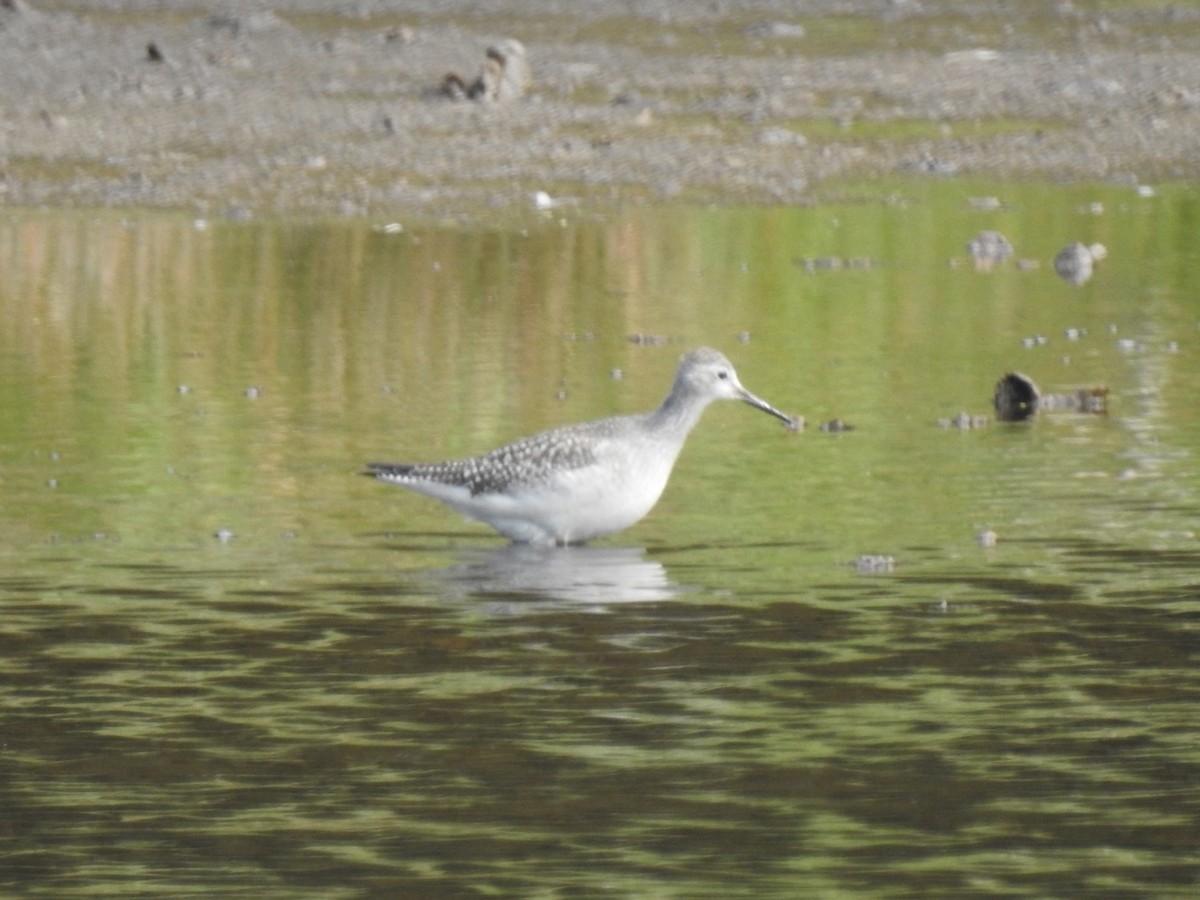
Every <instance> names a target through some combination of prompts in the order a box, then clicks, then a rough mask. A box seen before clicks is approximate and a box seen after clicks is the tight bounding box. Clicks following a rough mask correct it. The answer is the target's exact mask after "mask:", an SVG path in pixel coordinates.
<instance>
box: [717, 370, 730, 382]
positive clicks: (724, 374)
mask: <svg viewBox="0 0 1200 900" xmlns="http://www.w3.org/2000/svg"><path fill="white" fill-rule="evenodd" d="M717 377H718V378H720V379H721V380H722V381H724V380H725V379H726V378H728V377H729V373H728V372H726V371H725V370H724V369H722V370H721V371H720V372H718V373H717Z"/></svg>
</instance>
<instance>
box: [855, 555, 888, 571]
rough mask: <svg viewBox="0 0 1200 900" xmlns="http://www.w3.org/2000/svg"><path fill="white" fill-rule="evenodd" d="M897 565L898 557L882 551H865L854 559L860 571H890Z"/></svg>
mask: <svg viewBox="0 0 1200 900" xmlns="http://www.w3.org/2000/svg"><path fill="white" fill-rule="evenodd" d="M895 567H896V558H895V557H894V556H887V555H885V554H882V553H864V554H863V555H862V556H860V557H859V558H858V559H856V560H855V561H854V568H856V569H858V571H860V572H868V573H870V572H890V571H892V569H894V568H895Z"/></svg>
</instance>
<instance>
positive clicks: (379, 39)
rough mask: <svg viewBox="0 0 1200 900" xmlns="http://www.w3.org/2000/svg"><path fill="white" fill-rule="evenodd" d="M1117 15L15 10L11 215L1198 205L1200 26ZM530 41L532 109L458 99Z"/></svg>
mask: <svg viewBox="0 0 1200 900" xmlns="http://www.w3.org/2000/svg"><path fill="white" fill-rule="evenodd" d="M1099 5H1100V4H1094V3H1087V4H1084V3H1074V4H1073V3H1071V2H1063V3H1057V4H1047V3H1043V2H1032V0H1021V2H1015V0H1013V2H997V3H990V4H986V5H985V4H963V3H955V2H949V0H841V2H839V0H818V2H813V3H806V4H804V7H803V10H802V11H798V10H797V8H796V4H794V3H790V2H772V0H746V2H737V0H725V2H722V0H716V2H710V3H690V2H681V0H674V2H666V0H661V2H654V0H650V2H639V3H633V2H625V3H615V4H614V3H605V4H586V3H568V2H565V0H562V2H556V0H545V2H543V0H498V2H494V3H489V4H486V5H480V4H475V3H467V2H458V0H452V2H433V0H427V2H383V0H361V2H355V3H349V4H347V3H343V2H337V0H291V2H282V0H280V2H275V3H253V2H241V3H237V4H229V5H228V6H227V7H226V8H225V9H224V11H217V12H214V11H213V8H212V7H211V6H210V5H206V4H200V3H192V2H186V0H130V2H118V0H93V2H73V3H72V2H38V0H0V48H2V53H3V58H4V60H5V70H6V71H5V77H4V78H3V79H0V162H2V173H0V204H4V205H7V206H67V207H70V206H78V207H96V206H112V207H130V208H132V207H151V208H181V209H186V210H189V211H193V212H195V213H197V214H205V215H295V214H303V215H324V214H337V215H350V216H371V217H387V218H401V219H404V220H406V221H407V220H412V219H423V220H431V221H433V220H446V219H449V220H470V219H478V218H480V217H483V218H496V217H502V216H506V215H509V214H510V213H512V212H513V211H514V210H527V209H529V208H530V205H531V198H532V197H534V196H535V195H536V192H538V191H542V192H544V196H542V198H541V199H542V201H543V203H544V204H547V203H553V202H555V200H556V199H558V200H563V201H565V202H567V203H571V204H573V205H577V206H581V207H583V208H587V207H588V206H604V205H611V204H622V203H636V202H654V201H660V200H664V199H678V200H684V201H696V202H718V203H788V204H795V203H806V202H813V201H814V199H817V198H819V196H820V191H821V186H822V184H823V183H826V182H828V181H829V180H830V179H844V178H874V177H880V176H883V177H887V176H894V175H903V174H914V173H925V174H927V175H929V176H930V177H936V176H945V175H955V174H957V175H977V176H982V177H996V178H1022V179H1056V180H1097V181H1118V182H1126V183H1131V184H1132V183H1138V182H1145V181H1150V182H1152V181H1161V180H1178V179H1194V178H1196V177H1197V175H1198V174H1200V152H1197V148H1198V147H1200V65H1197V59H1200V8H1197V7H1192V6H1187V5H1183V4H1179V5H1175V6H1168V5H1164V4H1162V3H1158V2H1147V3H1142V4H1133V3H1129V4H1105V6H1112V7H1113V8H1112V9H1106V10H1104V11H1103V12H1098V11H1096V9H1095V7H1097V6H1099ZM985 6H986V9H984V7H985ZM481 10H486V11H481ZM504 39H516V40H518V41H520V42H521V43H522V44H523V45H524V47H525V48H526V52H527V57H528V60H529V63H530V66H531V69H532V78H533V80H532V84H531V86H530V88H529V90H528V91H527V92H525V93H524V95H522V96H521V97H519V98H518V99H515V100H511V101H507V102H505V101H500V102H477V101H472V100H467V99H461V100H457V101H456V100H452V99H450V98H448V97H446V96H444V95H443V94H442V93H441V92H440V91H439V86H440V85H441V83H442V80H443V78H444V77H445V75H446V73H447V72H448V71H452V70H453V71H457V72H459V73H461V74H462V75H463V76H464V80H469V79H472V78H474V77H475V76H476V74H477V73H478V72H479V71H480V69H481V66H484V65H486V64H487V60H486V57H485V49H486V48H488V47H489V46H493V45H496V44H497V43H498V42H500V41H502V40H504Z"/></svg>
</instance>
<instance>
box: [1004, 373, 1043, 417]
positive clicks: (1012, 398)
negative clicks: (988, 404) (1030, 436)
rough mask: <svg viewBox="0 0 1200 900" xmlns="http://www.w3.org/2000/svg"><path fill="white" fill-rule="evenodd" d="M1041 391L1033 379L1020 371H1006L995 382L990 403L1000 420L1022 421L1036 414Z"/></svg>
mask: <svg viewBox="0 0 1200 900" xmlns="http://www.w3.org/2000/svg"><path fill="white" fill-rule="evenodd" d="M1041 397H1042V392H1041V391H1039V390H1038V386H1037V385H1036V384H1034V383H1033V379H1032V378H1030V377H1029V376H1027V375H1022V374H1021V373H1020V372H1008V373H1007V374H1006V375H1005V376H1004V377H1003V378H1001V379H1000V380H999V381H997V382H996V390H995V393H994V394H993V395H992V405H993V406H994V407H995V408H996V418H998V419H999V420H1000V421H1001V422H1023V421H1024V420H1026V419H1029V418H1032V417H1033V416H1034V415H1036V414H1037V411H1038V404H1039V402H1040V401H1041Z"/></svg>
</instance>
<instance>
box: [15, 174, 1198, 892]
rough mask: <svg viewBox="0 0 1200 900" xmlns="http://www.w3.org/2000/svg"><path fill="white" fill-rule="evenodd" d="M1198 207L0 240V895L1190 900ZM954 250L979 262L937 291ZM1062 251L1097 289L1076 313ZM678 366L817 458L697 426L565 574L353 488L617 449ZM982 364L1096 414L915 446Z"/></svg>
mask: <svg viewBox="0 0 1200 900" xmlns="http://www.w3.org/2000/svg"><path fill="white" fill-rule="evenodd" d="M987 196H995V197H997V198H998V199H999V200H1000V201H1001V203H1000V206H999V207H998V208H981V207H984V206H990V205H991V204H981V203H980V202H978V198H980V197H987ZM1198 214H1200V201H1198V198H1197V196H1196V194H1195V192H1194V191H1193V190H1189V189H1181V188H1174V187H1171V186H1161V187H1159V188H1158V189H1157V190H1156V191H1155V192H1154V194H1153V196H1140V195H1139V194H1138V193H1137V192H1135V191H1134V190H1132V189H1130V188H1122V187H1085V186H1075V187H1047V186H1030V187H1022V186H1000V185H995V184H969V183H955V182H951V183H936V184H928V183H912V184H895V185H890V186H885V187H882V188H873V189H871V190H869V191H867V190H851V189H849V188H848V189H847V191H846V195H845V197H844V200H843V202H838V203H832V204H827V205H822V206H819V207H814V208H811V209H773V210H762V209H753V210H728V209H696V208H668V209H630V210H628V211H626V212H623V213H620V214H613V215H611V216H608V217H605V218H603V219H596V220H591V219H586V218H585V219H581V220H571V221H560V220H559V219H557V218H548V219H546V220H545V221H544V222H541V223H538V224H537V225H535V226H534V227H531V228H527V229H525V230H521V231H516V230H514V231H512V232H500V231H470V230H442V231H439V230H417V231H414V230H409V229H400V230H396V229H384V228H381V227H371V226H369V225H366V224H360V223H350V222H314V223H279V222H264V223H254V222H251V223H223V222H195V221H192V220H190V219H186V218H182V217H175V216H168V215H145V216H116V215H111V214H95V215H93V214H83V213H75V214H64V213H40V212H28V213H21V212H14V211H9V212H6V213H5V215H4V218H3V219H2V220H0V316H2V322H3V325H2V326H0V562H2V567H0V611H2V616H0V651H2V652H0V678H2V679H3V682H2V683H3V685H4V687H3V692H2V693H0V703H2V706H0V733H2V735H3V738H2V739H0V771H2V772H3V775H4V781H5V784H6V796H7V810H6V815H5V817H4V818H5V822H6V826H5V827H6V840H5V841H4V846H3V849H0V860H2V863H3V864H2V865H0V883H2V884H3V885H4V886H5V888H6V889H7V890H10V891H14V892H18V893H22V894H26V895H36V896H54V897H64V896H84V895H89V896H91V895H96V894H98V893H106V892H114V891H120V892H121V893H122V894H124V895H147V896H168V895H169V896H187V895H202V896H219V895H223V894H226V895H234V894H237V895H244V894H246V893H249V892H251V891H254V892H256V893H258V894H260V895H263V896H281V897H282V896H294V895H297V894H299V893H306V894H317V895H321V896H330V897H338V896H347V897H348V896H360V895H364V894H366V895H370V894H380V895H387V896H414V897H415V896H439V897H445V896H484V895H509V896H543V897H558V896H589V895H599V894H606V895H616V896H662V897H729V896H754V897H763V896H779V897H793V896H839V895H846V896H851V895H854V896H860V895H872V894H877V895H889V896H890V895H905V894H907V895H919V896H931V895H941V896H964V895H972V894H988V893H996V894H1003V895H1006V896H1029V897H1043V896H1048V895H1067V894H1070V895H1081V894H1082V895H1088V894H1090V895H1123V896H1127V895H1138V894H1141V895H1146V894H1154V895H1158V896H1167V895H1172V894H1174V895H1178V896H1184V895H1190V894H1191V893H1192V892H1193V891H1194V890H1195V886H1196V882H1197V880H1198V877H1200V851H1197V849H1196V846H1195V844H1196V842H1195V835H1196V833H1197V829H1198V827H1200V803H1198V801H1197V794H1196V791H1195V785H1196V784H1197V782H1198V780H1200V750H1198V749H1197V747H1198V746H1200V742H1198V741H1197V728H1196V725H1195V722H1196V720H1197V712H1198V711H1200V678H1198V676H1197V675H1196V671H1197V665H1196V663H1197V653H1198V649H1197V648H1198V647H1200V644H1198V635H1197V631H1198V628H1200V591H1198V585H1200V577H1198V575H1197V573H1198V572H1200V547H1198V546H1197V542H1196V534H1195V528H1196V521H1197V511H1198V507H1200V502H1198V489H1200V478H1198V473H1197V467H1196V457H1195V454H1196V450H1197V448H1198V447H1200V423H1198V422H1197V418H1196V416H1195V398H1196V396H1197V392H1198V390H1200V348H1198V345H1200V327H1198V326H1200V307H1198V306H1197V301H1196V294H1195V291H1194V288H1193V286H1194V285H1195V284H1196V283H1198V281H1200V253H1198V252H1197V251H1196V249H1195V244H1194V235H1195V233H1196V225H1197V218H1198ZM984 228H994V229H998V230H1000V231H1002V232H1003V233H1004V234H1005V235H1006V236H1007V237H1008V238H1009V239H1010V240H1011V242H1012V243H1013V245H1014V247H1015V248H1016V254H1015V260H1014V261H1010V262H1008V263H1006V264H1004V265H1002V266H1000V267H998V268H997V269H995V270H993V271H990V272H980V271H977V270H976V268H975V267H974V266H973V265H972V264H971V263H970V261H969V259H968V258H967V256H966V251H965V245H966V242H967V241H968V240H969V239H970V238H971V237H973V236H974V235H975V234H976V233H977V232H978V231H979V230H981V229H984ZM1075 240H1082V241H1084V242H1087V243H1091V242H1101V243H1103V244H1105V245H1106V246H1107V248H1108V250H1109V257H1108V258H1107V259H1106V260H1104V261H1103V262H1101V263H1100V264H1099V266H1098V267H1097V271H1096V274H1095V277H1094V278H1093V279H1092V280H1091V281H1090V282H1088V283H1087V284H1085V285H1083V286H1082V287H1075V286H1072V285H1070V284H1067V283H1066V282H1064V281H1062V280H1061V279H1059V278H1058V277H1057V276H1056V275H1055V274H1054V272H1053V269H1052V267H1051V265H1050V260H1051V259H1052V258H1053V256H1054V254H1055V253H1056V252H1057V251H1058V250H1059V249H1060V248H1061V247H1062V246H1064V245H1065V244H1066V243H1069V242H1071V241H1075ZM1016 260H1020V261H1021V264H1020V265H1018V264H1017V262H1016ZM631 336H635V337H637V338H638V340H637V341H631V340H630V337H631ZM698 344H709V345H713V346H717V347H719V348H721V349H723V350H724V351H725V352H726V353H727V354H728V355H729V356H730V357H731V358H732V359H733V360H734V362H735V363H736V364H737V366H738V369H739V373H740V375H741V377H742V380H743V381H744V383H745V384H746V385H747V386H748V387H750V388H751V389H752V390H754V391H755V392H757V393H759V394H761V395H762V396H764V397H766V398H767V399H768V400H770V401H771V402H772V403H774V404H776V405H777V406H779V407H781V408H783V409H786V410H788V411H789V412H792V413H795V414H801V415H804V416H806V417H807V420H808V422H809V428H808V429H807V430H806V431H805V432H803V433H801V434H792V433H788V432H787V431H785V430H783V429H781V428H779V427H778V423H777V422H775V421H774V420H772V419H770V418H768V417H766V416H763V415H761V414H760V413H756V412H753V411H751V410H750V409H749V408H747V407H743V406H738V405H734V404H720V405H717V406H714V407H713V408H712V409H710V410H709V412H708V413H707V414H706V416H705V418H704V420H703V421H702V423H701V425H700V427H699V428H698V430H697V432H696V433H695V434H694V436H693V438H692V440H691V442H690V443H689V445H688V447H687V448H686V450H685V452H684V454H683V457H682V458H681V460H680V463H679V465H678V467H677V470H676V473H675V476H674V478H673V480H672V482H671V484H670V486H669V487H668V489H667V492H666V494H665V495H664V497H663V499H662V501H661V502H660V504H659V506H658V507H657V508H656V509H655V510H654V512H653V513H652V514H651V515H650V516H649V517H648V518H647V519H646V520H644V521H643V522H642V523H640V524H639V525H638V526H636V527H635V528H633V529H631V530H630V531H628V532H626V533H624V534H622V535H618V536H615V537H612V538H609V539H606V540H604V541H601V542H598V543H597V544H596V545H594V546H591V547H586V548H575V549H570V550H558V551H545V550H538V549H534V548H521V547H509V546H506V545H505V543H504V542H503V540H502V539H500V538H498V537H496V536H495V535H493V534H491V533H490V532H489V531H488V530H487V529H486V528H485V527H483V526H479V525H476V524H473V523H466V522H463V521H461V520H460V519H458V518H457V517H456V516H455V515H454V514H453V513H450V512H448V511H447V510H445V509H443V508H441V507H440V506H438V505H437V504H435V503H433V502H432V501H429V500H426V499H424V498H421V497H417V496H413V495H410V494H407V493H405V492H402V491H399V490H396V489H390V488H386V487H384V486H381V485H376V484H373V483H371V482H370V481H368V480H367V479H363V478H359V477H357V471H358V469H359V466H360V464H361V462H362V461H364V460H366V459H376V458H385V459H387V458H395V459H399V460H405V459H423V458H440V457H444V456H455V455H464V454H470V453H474V452H478V451H482V450H485V449H489V448H490V447H492V446H495V445H496V444H498V443H501V442H503V441H505V440H508V439H510V438H513V437H517V436H519V435H521V434H525V433H528V432H530V431H534V430H537V429H539V428H542V427H549V426H552V425H555V424H560V423H563V422H567V421H574V420H579V419H584V418H589V417H593V416H599V415H607V414H611V413H615V412H625V411H634V410H639V409H643V408H648V407H650V406H652V405H653V404H655V403H657V402H658V400H659V399H660V397H661V395H662V394H663V392H664V391H665V389H666V386H667V384H668V383H669V380H670V376H671V373H672V372H673V370H674V366H675V362H676V360H677V359H678V357H679V355H680V354H681V353H682V352H684V351H685V350H686V349H689V348H691V347H693V346H695V345H698ZM1012 369H1015V370H1019V371H1022V372H1024V373H1026V374H1027V375H1029V376H1030V377H1032V378H1033V379H1034V380H1036V381H1037V382H1038V383H1039V385H1040V386H1041V387H1042V389H1043V390H1044V391H1047V392H1050V391H1070V390H1074V389H1076V388H1079V387H1091V386H1096V385H1101V384H1102V385H1106V386H1107V387H1108V388H1109V391H1110V393H1109V411H1108V413H1107V414H1106V415H1086V414H1079V413H1070V412H1054V413H1049V414H1045V415H1042V416H1039V417H1038V418H1037V419H1036V420H1034V421H1033V422H1031V423H1024V424H1019V425H1005V424H1002V423H995V422H993V423H991V424H989V425H988V426H986V427H983V428H978V429H973V430H965V431H964V430H958V429H946V428H940V427H938V424H937V420H938V419H939V418H944V417H948V416H952V415H954V414H955V413H957V412H959V411H960V410H965V411H968V412H972V413H977V414H986V413H988V412H989V401H990V396H991V390H992V385H993V384H994V382H995V381H996V380H997V379H998V378H999V377H1000V376H1001V375H1003V374H1004V373H1005V372H1006V371H1008V370H1012ZM834 418H838V419H841V420H844V421H846V422H849V423H851V424H852V425H854V426H855V427H854V429H853V430H851V431H848V432H843V433H825V432H822V431H820V430H819V429H818V428H817V427H816V426H817V425H818V424H819V423H821V422H825V421H828V420H830V419H834ZM984 529H991V530H994V531H995V532H996V534H997V535H998V543H997V545H996V546H995V547H992V548H986V547H982V546H980V545H979V544H978V543H977V542H976V535H977V534H978V533H979V532H980V531H982V530H984ZM218 534H220V535H221V536H222V537H221V538H220V539H219V538H218V537H217V535H218ZM866 554H874V555H881V556H887V557H891V558H892V559H893V560H894V564H893V565H892V566H890V568H888V567H884V568H885V569H886V570H884V571H874V572H863V571H860V570H859V568H857V567H856V566H855V565H854V563H855V561H856V560H857V559H859V558H860V557H861V556H863V555H866Z"/></svg>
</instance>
